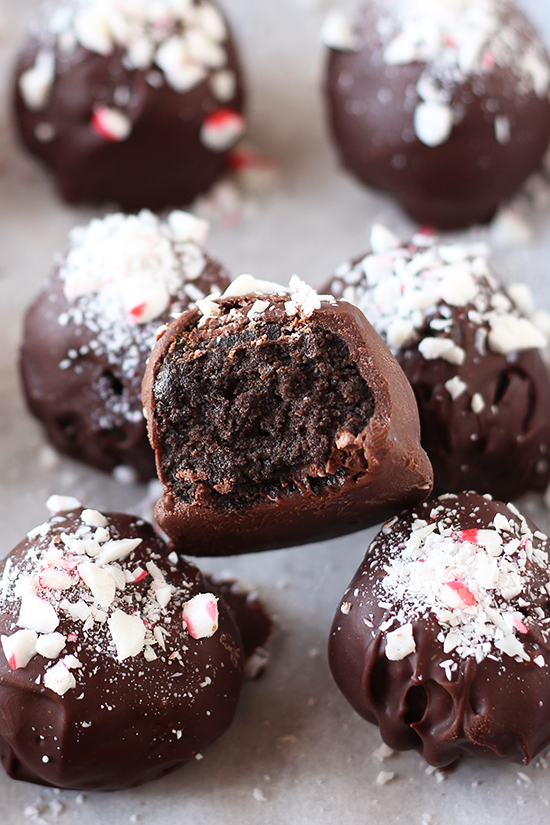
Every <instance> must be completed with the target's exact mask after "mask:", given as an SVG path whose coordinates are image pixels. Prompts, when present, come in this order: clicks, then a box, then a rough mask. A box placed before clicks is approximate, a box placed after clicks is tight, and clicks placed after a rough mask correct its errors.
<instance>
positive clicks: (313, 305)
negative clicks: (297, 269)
mask: <svg viewBox="0 0 550 825" xmlns="http://www.w3.org/2000/svg"><path fill="white" fill-rule="evenodd" d="M255 295H257V296H262V297H269V296H270V295H274V296H279V297H286V298H287V299H288V300H287V301H285V305H284V306H285V311H286V314H287V315H288V316H289V317H293V316H294V315H301V316H303V317H305V318H309V316H310V315H312V314H313V313H314V312H315V310H317V309H320V308H321V303H322V302H323V301H326V302H328V303H330V304H333V305H334V304H335V303H336V299H335V298H334V296H333V295H319V294H318V293H317V292H316V291H315V290H314V289H313V287H310V286H309V285H308V284H306V283H305V281H302V280H301V279H300V278H298V276H297V275H293V276H292V277H291V279H290V281H289V284H288V286H287V287H286V286H282V285H281V284H276V283H272V282H271V281H261V280H258V279H256V278H254V277H253V276H252V275H239V276H238V277H237V278H235V280H233V281H232V282H231V284H230V285H229V286H228V287H227V289H226V290H225V292H224V293H223V295H210V296H208V298H206V299H205V300H204V301H198V302H197V306H198V308H199V310H200V311H201V314H202V319H201V322H200V323H201V324H204V323H206V321H208V319H209V318H217V317H218V316H219V315H220V314H221V307H220V304H219V300H220V298H241V297H248V296H255ZM270 306H271V303H270V301H268V300H257V301H255V303H254V304H253V305H252V307H251V308H250V310H249V312H248V318H249V319H250V320H251V321H254V320H258V319H259V318H261V316H262V315H263V314H264V312H266V311H267V310H269V308H270Z"/></svg>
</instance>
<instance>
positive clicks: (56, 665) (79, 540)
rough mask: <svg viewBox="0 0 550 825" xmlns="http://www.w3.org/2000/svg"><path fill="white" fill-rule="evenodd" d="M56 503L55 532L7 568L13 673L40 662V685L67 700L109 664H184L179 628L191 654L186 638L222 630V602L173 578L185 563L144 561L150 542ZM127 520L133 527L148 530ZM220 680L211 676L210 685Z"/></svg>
mask: <svg viewBox="0 0 550 825" xmlns="http://www.w3.org/2000/svg"><path fill="white" fill-rule="evenodd" d="M52 498H53V504H54V505H55V509H54V512H56V515H54V516H53V517H52V518H51V519H50V521H49V522H47V523H46V524H47V526H48V530H44V529H40V530H38V531H36V530H35V531H30V535H31V538H29V539H28V544H27V545H22V547H23V549H22V552H21V553H19V554H16V555H15V556H14V557H13V558H12V557H10V558H8V560H7V562H6V563H5V565H4V573H3V590H2V594H1V596H0V601H1V604H2V611H3V613H4V616H5V617H6V618H5V621H4V627H6V626H7V628H8V630H7V631H6V632H5V633H4V634H3V635H2V636H1V646H2V650H3V652H4V656H5V658H6V660H7V663H8V665H9V667H10V669H11V670H18V669H24V668H26V667H27V666H28V664H29V662H30V661H31V660H33V659H34V658H35V657H37V656H39V657H41V659H42V660H43V668H42V671H43V672H42V676H41V677H39V681H38V682H37V684H39V683H40V679H41V681H42V683H43V686H44V688H45V689H47V690H51V691H53V692H55V693H57V694H58V695H59V696H64V695H65V694H66V693H67V692H68V691H73V690H75V689H76V688H77V687H79V686H80V688H82V689H83V690H85V687H86V676H87V673H88V670H89V669H90V668H91V669H92V670H94V671H95V669H96V668H97V667H98V666H101V661H102V660H106V659H109V660H116V661H117V662H118V663H121V664H122V663H124V662H126V660H131V659H135V658H136V657H142V658H143V661H144V662H152V661H155V660H156V659H158V658H159V657H161V658H162V659H163V661H165V662H166V663H167V664H170V663H171V662H172V661H173V660H181V653H180V650H178V649H177V648H175V647H174V643H173V642H171V641H170V639H173V638H174V630H177V636H176V637H175V638H177V639H178V644H179V647H180V649H181V650H183V651H185V650H186V646H185V641H186V638H187V639H190V638H193V639H197V640H200V639H205V638H210V637H212V636H214V635H215V634H216V633H217V630H218V600H217V597H216V596H214V595H213V594H212V593H200V594H198V595H194V596H192V597H191V598H190V595H191V593H190V591H191V588H192V586H193V582H192V581H191V580H190V581H188V580H187V579H186V578H185V577H182V576H181V575H180V576H179V577H178V578H177V579H176V581H177V582H178V584H177V585H176V584H172V583H170V581H168V580H167V573H168V569H170V570H171V571H172V572H175V571H176V569H177V565H178V563H179V560H178V557H177V556H176V557H175V558H173V554H171V558H169V559H167V560H165V559H164V557H163V556H161V555H160V554H159V553H155V552H154V550H153V549H151V550H150V551H149V555H145V556H144V552H143V549H142V544H143V539H142V538H141V537H137V538H136V537H127V536H124V535H123V534H122V535H121V534H120V530H121V529H123V528H122V527H121V526H120V523H119V522H117V521H116V520H113V519H111V518H110V517H108V516H105V515H104V514H103V513H101V512H99V511H98V510H90V509H82V507H81V505H80V504H78V502H77V503H76V506H75V501H76V500H74V499H73V500H72V501H71V500H69V502H66V501H64V498H65V497H62V496H57V497H52ZM68 504H70V507H69V506H68ZM51 505H52V501H51V500H50V509H52V507H51ZM122 518H123V519H124V520H125V521H124V522H123V524H124V523H126V522H127V524H128V529H129V530H131V529H133V528H134V527H136V526H139V525H140V524H143V522H140V520H139V519H137V520H136V522H135V523H134V522H132V517H129V516H128V517H122ZM136 552H138V553H141V555H140V556H139V557H136ZM138 558H139V560H141V561H142V565H143V566H140V564H139V563H138ZM147 559H148V560H147ZM167 562H168V565H170V567H169V568H168V567H167V566H166V563H167ZM159 565H162V568H161V566H159ZM168 605H170V609H168ZM175 622H176V623H179V627H176V625H175V624H174V623H175ZM10 625H11V627H10ZM83 662H86V663H88V664H86V665H85V664H83ZM80 673H82V681H80V680H81V676H80ZM181 675H182V674H179V676H181ZM211 682H212V680H211V678H210V677H209V676H205V678H204V685H208V684H211Z"/></svg>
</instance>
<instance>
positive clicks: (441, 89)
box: [324, 0, 550, 229]
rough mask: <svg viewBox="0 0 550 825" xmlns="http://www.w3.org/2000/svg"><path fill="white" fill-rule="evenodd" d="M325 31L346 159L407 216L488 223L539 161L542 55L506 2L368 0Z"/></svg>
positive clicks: (547, 108) (549, 72)
mask: <svg viewBox="0 0 550 825" xmlns="http://www.w3.org/2000/svg"><path fill="white" fill-rule="evenodd" d="M324 40H325V43H326V44H327V45H328V46H329V47H330V55H329V60H328V69H327V80H326V89H327V94H328V100H329V117H330V123H331V128H332V132H333V136H334V138H335V141H336V143H337V146H338V149H339V153H340V157H341V160H342V163H343V164H344V166H345V167H346V168H347V169H349V170H350V171H351V172H352V173H353V174H354V175H356V176H357V177H358V178H359V179H360V180H361V181H363V182H364V183H366V184H368V185H369V186H374V187H376V188H377V189H381V190H384V191H386V192H389V193H390V194H392V195H394V196H395V197H396V198H397V199H398V200H399V201H400V203H401V204H402V205H403V206H404V208H405V209H406V210H407V212H408V213H409V214H410V215H411V217H412V218H413V219H414V220H415V221H419V222H420V223H421V224H424V225H429V226H436V227H439V228H442V229H456V228H459V227H466V226H469V225H471V224H474V223H484V222H486V221H488V220H490V218H491V217H492V216H493V214H494V213H495V211H496V209H497V207H498V205H499V203H500V202H501V201H502V200H504V199H506V198H509V197H510V196H511V195H512V194H513V193H514V192H515V191H516V190H517V189H518V188H519V187H520V186H521V184H522V183H523V181H524V180H525V179H526V178H527V177H528V176H529V175H530V174H531V173H532V172H534V171H535V170H536V169H537V167H538V165H539V164H540V162H541V160H542V158H543V156H544V153H545V151H546V149H547V147H548V141H549V139H550V101H549V98H548V92H549V88H550V58H549V56H548V54H547V52H546V49H545V47H544V45H543V43H542V41H541V39H540V37H539V35H538V34H537V33H536V32H535V30H534V29H533V27H532V26H531V24H530V23H529V22H528V21H527V19H526V18H525V17H524V15H523V14H522V13H521V12H520V11H519V10H518V9H517V7H516V6H515V4H514V3H512V2H510V0H439V1H438V2H434V0H390V2H388V0H369V2H367V3H366V4H364V5H363V6H362V8H361V11H360V13H359V14H358V17H357V20H356V22H355V23H354V24H351V23H349V22H348V21H347V20H346V19H345V18H343V17H342V16H341V15H340V14H339V13H333V14H332V15H330V16H329V18H328V19H327V22H326V24H325V28H324Z"/></svg>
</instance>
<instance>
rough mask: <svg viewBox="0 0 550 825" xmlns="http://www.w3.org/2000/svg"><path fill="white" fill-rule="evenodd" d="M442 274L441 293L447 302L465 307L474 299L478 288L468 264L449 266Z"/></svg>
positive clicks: (454, 305)
mask: <svg viewBox="0 0 550 825" xmlns="http://www.w3.org/2000/svg"><path fill="white" fill-rule="evenodd" d="M441 274H442V276H443V280H442V282H441V286H440V295H441V297H442V298H443V300H444V301H445V302H446V303H447V304H449V305H450V306H453V307H464V306H466V305H467V304H469V303H471V302H472V301H473V300H474V298H475V297H476V295H477V291H478V288H477V284H476V282H475V280H474V279H473V277H472V275H471V273H470V266H469V265H468V264H466V263H464V264H454V265H451V266H447V267H445V268H444V269H443V270H442V272H441Z"/></svg>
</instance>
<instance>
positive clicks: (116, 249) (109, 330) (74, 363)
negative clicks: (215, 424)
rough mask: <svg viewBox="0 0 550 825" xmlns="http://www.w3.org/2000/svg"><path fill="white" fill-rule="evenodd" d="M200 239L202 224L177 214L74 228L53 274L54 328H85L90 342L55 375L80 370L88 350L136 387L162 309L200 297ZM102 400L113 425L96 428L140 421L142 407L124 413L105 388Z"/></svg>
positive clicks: (121, 401) (117, 397)
mask: <svg viewBox="0 0 550 825" xmlns="http://www.w3.org/2000/svg"><path fill="white" fill-rule="evenodd" d="M207 234H208V223H207V222H206V221H204V220H202V219H200V218H196V217H195V216H194V215H191V214H189V213H187V212H181V211H175V212H172V213H171V214H170V215H169V216H168V218H167V220H166V221H162V220H160V219H159V218H158V217H157V216H156V215H154V214H153V213H152V212H149V211H148V210H143V211H141V212H140V213H139V214H138V215H123V214H112V215H108V216H107V217H105V218H103V219H94V220H92V221H91V223H89V224H88V225H87V226H84V227H78V228H76V229H73V230H72V232H71V233H70V236H69V242H70V248H69V252H68V254H67V256H66V258H65V260H64V261H63V262H62V263H61V265H60V269H59V278H60V279H61V281H62V283H63V291H64V295H65V298H66V299H67V301H68V303H69V306H68V307H67V308H64V310H63V311H62V312H61V313H60V315H59V316H58V323H59V325H60V326H63V327H65V326H67V325H68V324H70V323H73V324H74V325H75V326H77V327H85V328H86V329H87V330H88V331H89V332H90V333H91V335H92V336H93V337H92V340H91V342H89V343H88V344H86V346H85V348H84V351H80V350H77V349H70V350H69V351H68V352H67V356H66V358H64V359H63V360H62V361H61V362H60V363H59V368H60V369H62V370H65V369H76V370H78V369H81V367H80V365H79V359H80V357H81V356H85V355H86V354H87V352H89V350H90V349H93V350H94V351H95V353H96V355H98V356H101V355H103V354H105V355H106V356H107V358H108V360H109V363H111V364H113V365H116V366H117V368H118V369H121V370H122V373H123V374H124V375H125V376H126V377H127V378H128V379H129V380H131V379H133V378H134V377H135V378H136V380H140V378H141V375H142V373H143V368H144V362H145V359H146V358H147V356H148V355H149V354H150V352H151V350H152V348H153V346H154V344H155V341H156V332H157V329H158V326H159V316H161V315H163V314H165V313H166V312H167V311H168V310H170V311H173V312H178V311H180V312H181V311H183V310H184V309H187V308H188V307H189V306H193V305H194V304H195V302H197V301H201V300H203V299H204V298H205V294H204V292H203V291H202V289H201V288H200V287H201V285H202V282H201V280H199V279H200V278H201V276H202V275H203V273H204V272H205V269H206V267H207V259H206V257H205V253H204V249H203V244H204V242H205V240H206V237H207ZM208 289H211V280H210V281H209V285H208ZM164 320H166V318H165V319H164ZM101 391H102V388H101V387H100V393H101ZM103 395H104V396H105V399H104V400H105V403H106V405H111V407H112V410H111V409H106V410H105V416H107V418H108V417H109V415H112V416H113V420H110V419H109V420H107V418H106V420H105V421H101V422H100V425H101V426H102V427H105V428H109V427H111V426H115V425H116V421H115V417H116V416H120V415H122V416H123V417H124V418H126V419H128V420H130V421H140V420H141V418H142V411H141V405H138V407H136V406H135V404H134V405H133V406H131V405H130V404H129V400H128V398H127V394H126V393H123V394H122V395H121V394H117V393H114V394H113V393H112V392H109V387H105V392H104V393H103ZM103 395H102V397H103Z"/></svg>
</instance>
